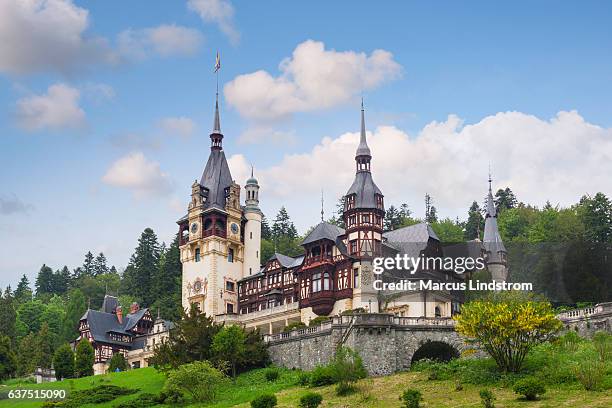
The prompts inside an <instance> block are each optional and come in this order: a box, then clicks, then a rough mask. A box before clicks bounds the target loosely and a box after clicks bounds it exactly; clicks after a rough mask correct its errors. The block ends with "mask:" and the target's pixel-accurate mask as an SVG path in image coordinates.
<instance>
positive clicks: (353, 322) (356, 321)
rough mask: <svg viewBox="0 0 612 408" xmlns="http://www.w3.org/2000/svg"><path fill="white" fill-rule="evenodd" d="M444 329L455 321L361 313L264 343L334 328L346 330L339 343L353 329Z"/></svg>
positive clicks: (336, 317) (265, 338) (332, 319)
mask: <svg viewBox="0 0 612 408" xmlns="http://www.w3.org/2000/svg"><path fill="white" fill-rule="evenodd" d="M368 326H370V327H381V326H383V327H385V326H386V327H392V326H393V327H395V328H401V327H415V328H422V327H432V328H433V327H444V328H454V327H455V321H454V320H453V319H452V318H450V317H399V316H394V315H391V314H384V313H363V314H355V315H343V316H333V317H332V318H331V320H328V321H326V322H323V323H321V325H319V326H314V327H307V328H303V329H293V330H292V331H290V332H286V333H279V334H273V335H265V336H264V340H265V341H266V342H275V341H280V340H286V339H290V338H296V337H300V336H304V335H309V334H314V333H320V332H328V331H331V330H332V329H334V328H338V329H340V330H342V328H346V331H344V332H343V333H344V334H343V336H342V338H341V340H340V342H341V343H344V342H345V341H346V337H348V335H349V334H350V331H351V330H352V329H353V328H354V327H368Z"/></svg>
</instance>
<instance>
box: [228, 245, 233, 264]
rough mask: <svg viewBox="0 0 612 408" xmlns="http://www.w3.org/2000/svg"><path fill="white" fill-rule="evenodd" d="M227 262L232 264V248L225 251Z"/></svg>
mask: <svg viewBox="0 0 612 408" xmlns="http://www.w3.org/2000/svg"><path fill="white" fill-rule="evenodd" d="M227 262H234V248H230V249H229V250H228V251H227Z"/></svg>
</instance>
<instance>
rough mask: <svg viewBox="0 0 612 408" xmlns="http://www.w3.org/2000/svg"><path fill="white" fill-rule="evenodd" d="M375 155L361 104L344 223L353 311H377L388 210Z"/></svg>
mask: <svg viewBox="0 0 612 408" xmlns="http://www.w3.org/2000/svg"><path fill="white" fill-rule="evenodd" d="M371 160H372V154H371V152H370V148H369V146H368V143H367V140H366V131H365V113H364V109H363V101H362V103H361V136H360V139H359V146H358V147H357V152H356V153H355V164H356V173H355V180H354V181H353V184H352V185H351V187H350V188H349V190H348V192H347V193H346V195H345V197H344V213H343V218H344V224H345V226H346V246H347V249H348V252H349V255H350V256H351V257H353V258H355V259H356V260H357V261H356V262H355V263H354V264H353V282H355V283H356V285H357V287H355V288H354V290H353V297H354V302H353V308H358V307H363V308H366V309H368V310H370V311H373V312H377V311H378V300H377V295H376V291H375V290H374V288H373V281H374V276H373V272H372V259H373V258H374V257H376V256H380V254H381V242H382V233H383V219H384V216H385V207H384V202H383V194H382V192H381V191H380V189H379V188H378V186H376V184H375V183H374V180H373V179H372V173H371V167H370V162H371Z"/></svg>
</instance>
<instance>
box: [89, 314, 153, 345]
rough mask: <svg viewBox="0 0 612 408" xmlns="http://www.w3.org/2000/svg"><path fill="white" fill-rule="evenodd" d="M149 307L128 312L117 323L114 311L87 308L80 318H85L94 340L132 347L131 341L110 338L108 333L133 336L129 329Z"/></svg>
mask: <svg viewBox="0 0 612 408" xmlns="http://www.w3.org/2000/svg"><path fill="white" fill-rule="evenodd" d="M148 310H149V309H140V310H139V311H138V312H136V313H134V314H128V315H126V316H124V318H123V321H122V322H121V323H119V321H118V320H117V315H116V314H114V313H106V312H103V311H98V310H91V309H89V310H87V311H86V312H85V314H84V315H83V317H81V320H83V319H87V324H88V325H89V331H90V332H91V335H92V337H93V339H94V341H96V342H103V343H109V344H118V345H121V346H124V347H131V348H134V345H133V344H132V343H125V342H122V341H117V340H114V339H111V337H110V335H109V333H111V332H113V333H120V334H127V335H129V336H133V334H132V333H130V332H129V330H131V329H133V328H134V326H136V324H137V323H138V321H139V320H140V319H141V318H142V317H143V316H144V314H145V313H146V312H147V311H148Z"/></svg>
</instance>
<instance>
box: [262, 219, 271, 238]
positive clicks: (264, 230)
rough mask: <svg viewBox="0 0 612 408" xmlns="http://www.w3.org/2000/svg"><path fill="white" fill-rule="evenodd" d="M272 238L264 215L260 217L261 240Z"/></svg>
mask: <svg viewBox="0 0 612 408" xmlns="http://www.w3.org/2000/svg"><path fill="white" fill-rule="evenodd" d="M271 238H272V230H271V229H270V224H269V223H268V219H267V218H266V216H265V215H264V216H263V217H261V239H267V240H269V239H271Z"/></svg>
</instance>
